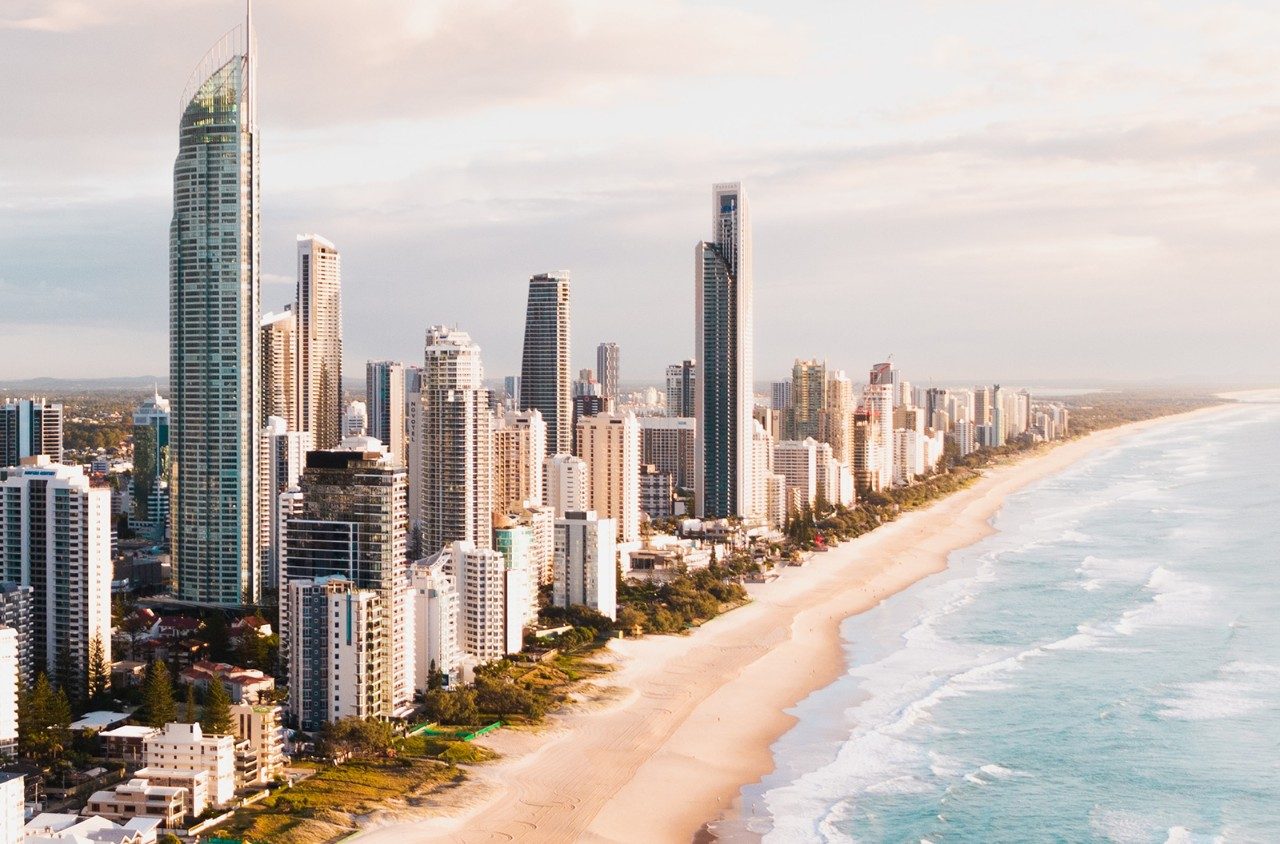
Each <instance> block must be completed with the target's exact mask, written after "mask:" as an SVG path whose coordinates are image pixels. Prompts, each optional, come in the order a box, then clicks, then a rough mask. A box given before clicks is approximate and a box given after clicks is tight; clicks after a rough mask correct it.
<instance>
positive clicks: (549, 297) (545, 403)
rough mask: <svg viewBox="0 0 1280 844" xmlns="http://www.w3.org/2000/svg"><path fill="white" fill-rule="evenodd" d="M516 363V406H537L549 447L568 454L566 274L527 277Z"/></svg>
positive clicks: (569, 405)
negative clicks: (521, 354)
mask: <svg viewBox="0 0 1280 844" xmlns="http://www.w3.org/2000/svg"><path fill="white" fill-rule="evenodd" d="M524 320H525V321H524V357H523V360H522V364H521V367H520V409H521V410H539V411H541V412H542V418H543V420H544V421H545V422H546V423H547V453H548V454H569V453H570V448H571V446H572V444H573V397H572V395H571V394H570V379H569V274H568V273H567V272H559V273H544V274H542V275H535V276H534V277H533V278H531V279H529V306H528V309H527V310H526V312H525V318H524Z"/></svg>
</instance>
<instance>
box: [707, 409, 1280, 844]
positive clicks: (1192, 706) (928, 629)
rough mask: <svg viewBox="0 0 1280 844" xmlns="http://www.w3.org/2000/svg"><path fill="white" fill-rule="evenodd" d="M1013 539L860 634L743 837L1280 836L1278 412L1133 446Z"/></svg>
mask: <svg viewBox="0 0 1280 844" xmlns="http://www.w3.org/2000/svg"><path fill="white" fill-rule="evenodd" d="M995 526H996V528H997V531H998V532H997V533H996V534H995V535H993V536H991V537H989V538H988V539H986V540H983V541H982V542H980V543H978V544H977V545H975V546H972V547H970V548H966V549H963V550H961V551H957V552H956V553H955V554H953V555H952V557H951V560H950V567H949V569H948V571H946V572H944V573H942V574H940V575H937V576H934V577H931V578H929V579H926V580H925V581H922V582H921V583H919V584H917V585H915V586H914V587H912V588H910V589H908V590H907V591H905V592H903V593H901V594H899V595H896V596H894V597H893V598H891V599H889V600H888V601H886V602H885V603H884V604H882V605H881V606H880V607H878V608H876V609H874V610H872V611H870V612H868V613H864V614H862V615H860V616H855V617H853V618H850V619H848V620H847V621H846V622H845V624H844V626H843V628H842V632H843V634H844V637H845V641H846V652H847V657H848V661H849V671H848V673H847V674H846V675H845V676H844V677H842V678H841V679H840V680H838V681H837V682H836V683H834V684H833V685H831V686H829V687H827V688H826V689H823V690H821V691H819V692H817V693H815V694H813V695H811V696H810V697H809V698H807V699H806V700H804V701H803V702H802V703H801V704H800V705H799V706H798V707H796V709H795V710H793V713H794V714H796V715H797V716H798V718H799V723H798V724H797V726H796V727H795V728H794V729H793V730H791V731H790V732H789V733H788V734H787V735H785V736H783V737H782V738H781V739H780V740H779V741H778V742H777V743H776V744H775V746H774V754H775V759H776V761H777V764H778V770H777V771H776V772H775V773H774V774H772V775H770V776H769V777H767V778H766V779H765V780H764V781H762V782H761V783H757V784H755V785H752V786H749V787H747V788H745V789H744V790H743V802H744V809H745V811H744V814H745V817H744V818H743V819H742V820H741V821H740V823H739V824H727V825H725V826H724V827H723V828H722V829H720V830H718V831H719V832H720V833H721V834H722V835H723V837H724V838H725V839H728V840H734V839H741V838H755V837H756V836H758V835H763V837H764V839H765V840H766V841H769V842H800V841H892V842H925V841H927V842H935V843H936V844H942V842H1005V841H1010V842H1013V841H1064V842H1076V841H1080V842H1093V841H1097V842H1183V841H1188V842H1190V841H1229V842H1237V841H1239V842H1253V841H1257V842H1272V841H1280V404H1266V403H1259V404H1252V405H1244V406H1240V407H1238V408H1231V409H1228V410H1226V411H1223V412H1221V413H1218V414H1216V415H1211V416H1208V417H1203V418H1202V419H1199V420H1191V421H1187V420H1175V421H1172V422H1169V423H1166V424H1163V425H1159V426H1157V427H1154V428H1152V429H1150V430H1149V431H1146V432H1144V433H1141V434H1138V435H1136V436H1132V437H1129V438H1128V439H1126V440H1125V441H1123V442H1122V443H1121V444H1120V445H1118V446H1115V447H1113V448H1109V449H1108V450H1106V451H1104V452H1100V453H1097V454H1095V455H1091V456H1090V457H1089V458H1087V459H1086V460H1085V461H1083V462H1081V463H1079V464H1077V465H1075V466H1073V467H1071V468H1070V469H1068V470H1066V471H1065V472H1063V473H1061V474H1058V475H1056V476H1053V477H1050V478H1047V479H1044V480H1042V481H1040V482H1038V483H1036V484H1035V485H1033V486H1031V487H1028V488H1027V489H1025V490H1023V491H1021V492H1019V493H1017V494H1015V495H1013V496H1011V497H1010V498H1009V499H1008V500H1007V501H1006V503H1005V506H1004V507H1003V508H1002V509H1001V510H1000V512H999V513H998V514H997V516H996V518H995ZM743 824H745V829H744V828H743V826H742V825H743Z"/></svg>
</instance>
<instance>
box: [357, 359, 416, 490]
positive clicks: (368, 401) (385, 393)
mask: <svg viewBox="0 0 1280 844" xmlns="http://www.w3.org/2000/svg"><path fill="white" fill-rule="evenodd" d="M364 395H365V407H366V408H367V409H368V412H369V436H371V437H374V438H376V439H379V440H381V441H382V443H383V445H385V446H386V447H387V451H388V452H390V453H391V456H392V457H394V458H396V459H397V460H399V461H400V462H401V464H405V465H407V463H408V460H407V458H408V452H407V449H406V447H405V422H404V364H403V363H399V362H397V361H390V360H371V361H369V362H368V363H367V364H366V365H365V382H364Z"/></svg>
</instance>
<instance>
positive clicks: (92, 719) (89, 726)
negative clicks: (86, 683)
mask: <svg viewBox="0 0 1280 844" xmlns="http://www.w3.org/2000/svg"><path fill="white" fill-rule="evenodd" d="M130 717H132V714H131V713H129V712H108V711H105V710H95V711H93V712H86V713H85V714H84V715H82V716H81V717H80V720H79V721H75V722H73V723H72V724H71V727H70V729H71V731H72V732H77V733H78V732H82V731H84V730H94V731H95V732H99V733H101V732H103V731H105V730H112V729H115V728H116V727H119V726H121V725H122V724H124V723H125V722H126V721H128V720H129V718H130Z"/></svg>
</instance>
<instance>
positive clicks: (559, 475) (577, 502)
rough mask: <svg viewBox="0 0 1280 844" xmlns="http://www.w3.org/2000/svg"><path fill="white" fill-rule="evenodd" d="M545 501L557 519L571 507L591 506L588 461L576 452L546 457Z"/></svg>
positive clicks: (543, 492)
mask: <svg viewBox="0 0 1280 844" xmlns="http://www.w3.org/2000/svg"><path fill="white" fill-rule="evenodd" d="M542 495H543V498H542V500H543V503H545V504H546V505H547V506H548V507H550V508H551V509H552V510H553V511H554V512H555V517H556V518H557V519H561V518H564V514H565V513H567V512H569V511H571V510H585V509H587V502H588V501H589V500H590V499H589V496H590V470H589V469H588V468H587V461H585V460H583V459H582V458H581V457H574V456H573V455H572V454H553V455H551V456H550V457H548V458H547V459H546V460H545V461H543V482H542Z"/></svg>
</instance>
